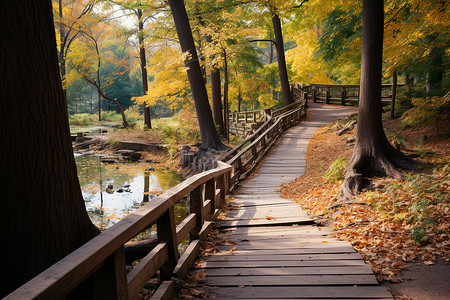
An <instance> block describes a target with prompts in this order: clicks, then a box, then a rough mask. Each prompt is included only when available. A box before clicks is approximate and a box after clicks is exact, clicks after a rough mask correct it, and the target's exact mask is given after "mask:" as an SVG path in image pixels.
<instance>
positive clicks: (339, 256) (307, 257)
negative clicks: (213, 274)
mask: <svg viewBox="0 0 450 300" xmlns="http://www.w3.org/2000/svg"><path fill="white" fill-rule="evenodd" d="M336 259H361V255H360V254H359V253H338V254H335V253H331V254H328V253H327V254H293V255H236V256H235V255H229V256H218V255H214V256H209V257H205V258H204V260H205V261H257V260H263V261H278V260H336Z"/></svg>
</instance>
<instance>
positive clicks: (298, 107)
mask: <svg viewBox="0 0 450 300" xmlns="http://www.w3.org/2000/svg"><path fill="white" fill-rule="evenodd" d="M306 104H307V103H306V102H305V101H297V102H295V103H293V104H291V105H289V106H287V107H284V108H282V109H279V110H276V111H274V112H273V113H272V116H271V117H270V118H269V119H268V120H267V121H266V122H265V123H264V124H263V125H262V126H261V127H259V128H258V130H257V131H256V132H255V133H254V134H252V135H251V136H250V137H248V138H247V139H246V140H245V141H243V142H242V143H241V144H239V145H238V146H236V147H235V148H233V149H231V150H230V151H228V152H227V153H225V154H224V155H223V156H222V157H221V158H220V160H222V161H224V162H226V163H227V164H229V165H231V166H232V167H233V170H232V172H231V178H230V182H229V184H230V190H233V189H234V187H235V186H236V185H237V184H238V183H239V182H240V181H241V180H243V179H244V178H245V177H246V176H247V175H248V174H249V173H250V172H251V171H252V170H253V169H254V167H255V166H256V165H257V163H258V162H259V161H260V160H261V159H262V158H263V157H264V155H265V154H266V153H267V151H268V150H269V149H270V147H271V146H272V145H273V144H274V143H275V141H276V139H277V138H278V137H279V136H280V135H281V133H282V132H283V131H284V130H286V129H287V128H289V127H290V126H292V125H294V124H295V123H297V122H299V121H300V120H301V118H302V117H303V116H304V115H305V114H306V106H307V105H306Z"/></svg>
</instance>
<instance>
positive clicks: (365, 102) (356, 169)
mask: <svg viewBox="0 0 450 300" xmlns="http://www.w3.org/2000/svg"><path fill="white" fill-rule="evenodd" d="M383 15H384V11H383V0H376V1H375V0H363V33H362V43H363V44H362V50H361V51H362V52H361V84H360V105H359V114H358V128H357V135H356V144H355V147H354V148H353V153H352V156H351V158H350V161H349V165H348V166H347V170H346V176H345V179H344V183H343V196H344V198H351V197H352V196H353V195H354V192H360V191H361V190H362V189H363V188H364V187H365V186H367V185H368V183H369V179H368V178H370V177H374V176H385V175H387V176H391V177H394V178H399V179H400V178H401V177H402V175H401V173H400V172H399V171H398V170H397V168H398V167H400V168H403V169H411V168H412V162H411V161H410V160H409V159H408V157H406V156H405V155H404V154H403V153H401V152H400V151H398V150H397V149H395V148H394V147H393V146H392V145H391V144H390V143H389V141H388V140H387V138H386V135H385V133H384V130H383V124H382V119H381V114H382V106H381V76H382V73H381V71H382V51H383Z"/></svg>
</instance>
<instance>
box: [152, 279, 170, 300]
mask: <svg viewBox="0 0 450 300" xmlns="http://www.w3.org/2000/svg"><path fill="white" fill-rule="evenodd" d="M174 297H175V290H174V283H173V281H164V282H163V283H161V285H160V286H159V288H158V289H157V290H156V292H155V293H154V294H153V296H152V297H151V298H150V299H152V300H153V299H154V300H172V299H174Z"/></svg>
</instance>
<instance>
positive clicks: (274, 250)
mask: <svg viewBox="0 0 450 300" xmlns="http://www.w3.org/2000/svg"><path fill="white" fill-rule="evenodd" d="M280 243H282V242H280ZM274 244H275V243H274ZM341 245H342V246H339V245H337V246H334V247H333V246H330V247H325V246H324V247H320V248H295V247H292V248H288V247H283V245H281V246H277V245H275V246H271V247H268V248H263V246H255V245H250V246H241V245H239V244H237V245H227V246H219V247H218V248H219V250H220V251H224V252H223V253H227V252H228V251H230V250H231V249H233V248H236V250H234V251H233V255H254V254H257V255H288V254H289V255H294V254H323V253H354V252H356V251H355V249H353V247H351V246H350V245H348V243H347V244H341ZM223 253H222V252H218V253H216V254H215V255H216V256H221V255H226V254H223Z"/></svg>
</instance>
